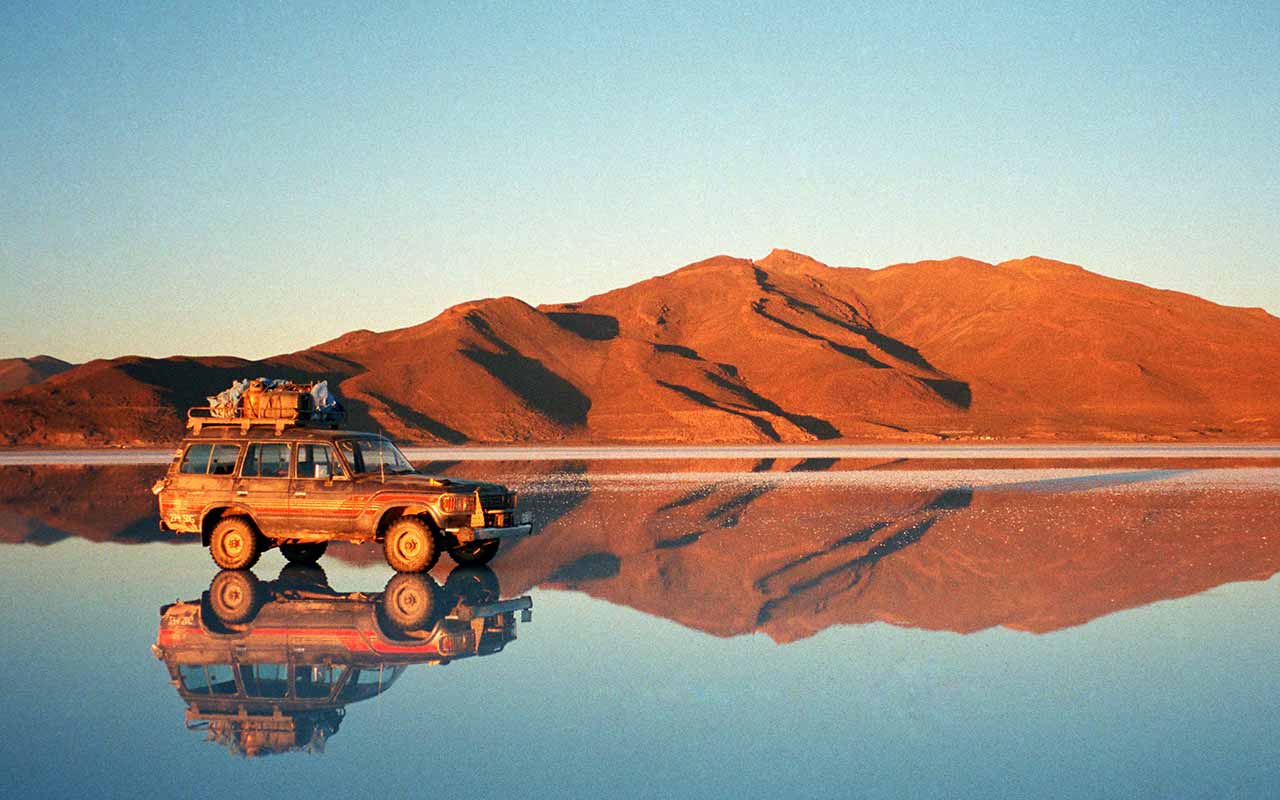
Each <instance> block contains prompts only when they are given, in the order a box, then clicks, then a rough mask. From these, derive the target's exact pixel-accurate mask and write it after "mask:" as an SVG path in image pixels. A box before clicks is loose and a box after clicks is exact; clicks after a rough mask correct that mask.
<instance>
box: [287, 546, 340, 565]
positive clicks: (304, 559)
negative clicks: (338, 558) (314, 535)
mask: <svg viewBox="0 0 1280 800" xmlns="http://www.w3.org/2000/svg"><path fill="white" fill-rule="evenodd" d="M327 549H329V543H328V542H302V543H300V544H282V545H280V554H281V555H282V556H284V557H285V559H286V560H287V561H288V562H289V563H290V564H314V563H316V562H317V561H319V560H320V556H322V555H324V551H325V550H327Z"/></svg>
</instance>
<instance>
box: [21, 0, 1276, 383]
mask: <svg viewBox="0 0 1280 800" xmlns="http://www.w3.org/2000/svg"><path fill="white" fill-rule="evenodd" d="M182 5H183V6H184V8H183V9H180V10H177V11H175V10H173V9H171V8H169V4H156V5H155V6H154V7H150V6H149V4H143V3H119V2H109V3H102V4H90V3H86V4H63V3H56V2H45V3H34V4H20V3H5V4H3V6H2V7H0V357H4V356H16V355H34V354H36V353H50V354H52V355H55V356H59V357H62V358H66V359H69V360H76V361H79V360H85V359H88V358H94V357H100V356H116V355H123V354H126V353H140V354H146V355H169V354H174V353H191V354H212V353H227V354H235V355H244V356H251V357H257V356H266V355H270V354H274V353H279V352H287V351H291V350H295V349H300V348H303V347H306V346H309V345H311V344H315V343H317V342H320V341H322V340H324V339H328V338H331V337H333V336H337V335H339V334H341V333H343V332H346V331H348V330H352V329H355V328H372V329H375V330H384V329H388V328H393V327H400V326H404V325H410V324H415V323H418V322H421V321H423V320H426V319H428V318H430V317H432V316H434V315H435V314H437V313H439V312H440V311H441V310H443V309H444V308H446V307H447V306H449V305H452V304H454V303H457V302H461V301H463V300H468V299H475V298H479V297H487V296H496V295H508V294H509V295H515V296H518V297H521V298H523V299H525V300H527V301H529V302H532V303H539V302H550V301H564V300H575V299H581V298H582V297H585V296H588V295H590V294H595V293H598V292H600V291H604V290H607V289H610V288H614V287H617V286H621V285H625V284H628V283H632V282H634V281H636V280H640V279H643V278H646V277H649V276H651V275H654V274H658V273H662V272H667V271H670V270H671V269H673V268H675V267H677V266H680V265H683V264H685V263H688V262H691V261H696V260H699V259H702V258H706V257H709V256H711V255H715V254H717V253H729V254H732V255H738V256H744V257H759V256H763V255H764V254H765V253H767V252H768V251H769V249H770V248H771V247H774V246H779V247H787V248H790V249H794V250H799V251H802V252H805V253H808V254H810V255H812V256H814V257H815V258H817V259H819V260H821V261H824V262H826V263H829V264H836V265H850V266H872V267H876V266H883V265H886V264H890V263H896V262H903V261H914V260H919V259H925V258H942V257H948V256H952V255H966V256H971V257H974V258H979V259H983V260H987V261H1001V260H1005V259H1009V258H1017V257H1021V256H1025V255H1030V254H1036V255H1042V256H1046V257H1050V258H1057V259H1061V260H1064V261H1071V262H1073V263H1077V264H1081V265H1082V266H1084V267H1086V268H1088V269H1091V270H1094V271H1097V272H1102V273H1104V274H1107V275H1112V276H1115V277H1121V278H1126V279H1130V280H1137V281H1140V282H1143V283H1147V284H1151V285H1155V286H1159V287H1162V288H1172V289H1179V290H1182V291H1187V292H1192V293H1195V294H1199V295H1202V296H1205V297H1208V298H1209V299H1212V300H1215V301H1218V302H1222V303H1227V304H1230V305H1248V306H1263V307H1265V308H1267V309H1268V310H1269V311H1271V312H1272V313H1280V269H1278V268H1277V267H1278V266H1280V263H1278V259H1277V256H1278V254H1280V157H1277V153H1280V4H1276V3H1265V2H1264V3H1247V4H1234V3H1225V2H1224V3H1213V4H1200V6H1201V7H1199V8H1194V9H1193V8H1188V7H1186V6H1185V5H1183V4H1145V5H1140V4H1128V3H1114V2H1109V3H1104V4H1099V5H1084V4H1080V5H1074V6H1072V5H1061V6H1057V7H1053V8H1050V7H1049V4H1038V3H1037V4H1027V3H1009V4H1001V3H995V2H987V3H974V4H972V5H969V4H948V3H944V2H927V3H918V4H914V3H913V4H898V5H892V4H868V5H870V6H872V8H870V9H865V8H858V7H857V6H858V5H859V4H853V3H845V2H835V3H829V4H812V5H803V6H802V5H800V4H780V3H759V4H753V3H750V2H743V1H742V0H734V2H730V3H723V4H713V3H694V2H689V3H677V4H671V5H670V6H656V5H654V6H650V5H649V4H637V5H643V6H645V7H644V8H626V9H621V10H620V9H618V8H616V7H613V4H602V5H596V4H590V3H584V4H563V5H554V6H545V7H543V6H539V8H538V9H536V10H535V9H533V8H531V7H530V6H532V5H533V4H522V3H495V4H483V5H481V4H474V3H458V4H414V7H413V8H411V9H405V8H387V7H378V8H376V9H374V8H373V4H372V3H367V2H361V3H352V4H349V5H343V6H335V7H331V8H324V9H321V8H319V6H318V4H313V3H288V2H286V3H272V4H266V3H253V4H245V5H237V4H233V3H190V4H182ZM476 6H481V7H480V9H479V10H477V8H476ZM1028 6H1035V7H1036V8H1034V9H1031V8H1028Z"/></svg>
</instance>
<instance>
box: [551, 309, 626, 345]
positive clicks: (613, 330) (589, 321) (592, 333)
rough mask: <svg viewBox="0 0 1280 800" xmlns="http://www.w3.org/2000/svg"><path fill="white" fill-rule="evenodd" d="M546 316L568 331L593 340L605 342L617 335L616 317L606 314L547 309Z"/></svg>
mask: <svg viewBox="0 0 1280 800" xmlns="http://www.w3.org/2000/svg"><path fill="white" fill-rule="evenodd" d="M547 317H548V318H549V319H550V320H551V321H552V322H554V323H555V324H557V325H559V326H560V327H561V328H564V329H565V330H566V331H569V332H570V333H576V334H577V335H578V336H581V337H582V338H583V339H590V340H591V341H593V342H607V341H609V340H610V339H614V338H617V336H618V318H617V317H611V316H609V315H608V314H587V313H584V312H580V311H548V312H547Z"/></svg>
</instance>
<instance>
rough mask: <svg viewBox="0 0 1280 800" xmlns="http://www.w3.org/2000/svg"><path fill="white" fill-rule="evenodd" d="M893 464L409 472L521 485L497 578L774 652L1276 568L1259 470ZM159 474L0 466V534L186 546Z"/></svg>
mask: <svg viewBox="0 0 1280 800" xmlns="http://www.w3.org/2000/svg"><path fill="white" fill-rule="evenodd" d="M906 466H909V465H908V464H904V463H901V462H890V463H884V464H874V463H872V464H862V463H853V462H836V461H831V460H829V459H808V460H795V459H793V460H790V461H786V460H781V459H779V460H764V461H760V462H744V463H742V464H737V463H727V462H724V461H720V462H715V463H714V464H697V463H683V462H681V463H679V464H675V463H663V464H660V465H655V464H644V463H630V464H618V463H613V464H605V463H565V462H561V463H556V464H539V463H538V462H521V463H484V462H466V463H461V464H456V463H455V464H451V463H435V464H430V465H426V467H425V468H426V469H428V470H430V471H433V472H446V473H448V474H458V475H462V476H465V477H475V478H481V479H491V480H500V481H502V482H504V483H509V484H512V485H514V486H516V487H518V488H520V490H521V492H522V496H521V505H522V507H525V508H528V509H530V510H532V511H533V512H534V515H535V519H536V520H537V521H538V524H539V526H540V527H541V529H542V532H541V535H539V536H536V537H533V538H531V539H529V540H528V541H523V542H519V543H516V544H515V546H513V547H509V548H507V549H504V550H503V552H502V553H501V554H500V555H499V556H498V558H497V560H496V561H495V566H496V567H497V568H498V569H500V570H501V573H502V575H503V580H504V583H505V584H506V585H507V586H508V588H511V589H512V590H514V591H516V592H517V593H521V592H526V591H529V590H531V589H533V588H535V587H550V588H557V589H564V590H571V591H577V592H582V593H585V594H587V595H590V596H592V597H595V598H599V599H603V600H607V601H609V602H611V603H614V604H618V605H622V606H627V607H631V608H635V609H638V610H641V611H644V612H647V613H649V614H654V615H657V616H661V617H664V618H667V619H670V620H674V621H676V622H678V623H680V624H682V625H684V626H687V627H689V628H693V629H696V630H700V631H705V632H707V633H710V634H713V635H716V636H735V635H741V634H748V633H754V632H762V633H765V634H767V635H768V636H770V637H772V638H773V639H774V640H776V641H779V642H790V641H795V640H797V639H802V638H805V637H808V636H811V635H813V634H815V633H817V632H819V631H821V630H824V629H826V628H828V627H830V626H833V625H851V624H853V625H857V624H865V623H869V622H888V623H892V624H895V625H902V626H909V627H918V628H924V629H931V630H946V631H955V632H960V633H970V632H974V631H979V630H983V629H987V628H991V627H996V626H1002V627H1006V628H1011V629H1016V630H1023V631H1029V632H1034V633H1044V632H1048V631H1053V630H1058V629H1061V628H1065V627H1070V626H1075V625H1080V624H1083V623H1087V622H1089V621H1090V620H1093V619H1095V618H1097V617H1099V616H1102V615H1105V614H1108V613H1111V612H1114V611H1118V610H1121V609H1125V608H1133V607H1138V606H1142V605H1146V604H1149V603H1152V602H1155V601H1159V600H1163V599H1167V598H1173V597H1181V596H1186V595H1191V594H1196V593H1200V592H1203V591H1206V590H1208V589H1211V588H1213V587H1215V586H1219V585H1222V584H1225V583H1230V582H1234V581H1242V580H1263V579H1266V578H1268V577H1270V576H1272V575H1274V574H1275V573H1276V572H1277V571H1280V532H1277V531H1276V529H1275V528H1276V525H1277V519H1278V518H1280V515H1277V513H1276V512H1277V510H1278V509H1280V489H1278V488H1277V487H1280V480H1277V478H1280V470H1276V469H1274V468H1270V467H1268V468H1265V469H1245V470H1233V469H1221V468H1217V467H1221V466H1222V464H1221V462H1217V463H1215V464H1213V465H1212V466H1213V467H1215V468H1207V467H1206V466H1205V465H1203V464H1198V463H1163V464H1152V465H1145V466H1144V465H1139V466H1142V467H1143V468H1135V467H1134V466H1132V465H1130V466H1128V467H1123V466H1122V465H1114V464H1106V465H1100V466H1098V467H1096V468H1085V469H1080V468H1079V466H1078V465H1075V468H1073V469H1069V470H1068V469H1054V468H1052V466H1050V467H1049V468H1046V465H1043V464H1036V465H1034V466H1035V467H1036V469H1034V470H1011V469H1003V470H996V471H981V470H978V471H972V472H959V473H958V472H957V471H954V470H952V471H938V472H929V471H910V470H908V471H903V472H899V471H898V470H902V469H903V468H904V467H906ZM155 473H156V468H155V467H88V468H85V467H24V468H13V467H11V468H5V469H3V470H0V509H2V511H0V540H2V541H8V542H29V543H34V544H46V543H50V542H53V541H57V540H59V539H61V538H65V537H68V536H76V537H83V538H88V539H94V540H99V541H117V542H152V541H173V542H191V543H194V541H195V539H194V538H192V537H177V536H173V535H170V534H161V533H160V532H159V531H158V530H156V528H155V522H156V520H155V509H154V498H153V497H152V496H151V494H150V493H149V492H148V491H147V487H148V486H149V484H150V481H151V480H152V479H153V478H154V475H155ZM934 476H936V477H934ZM1240 476H1245V478H1241V477H1240ZM1246 478H1247V480H1246V482H1247V483H1248V486H1247V487H1246V488H1245V489H1243V490H1242V489H1240V488H1239V487H1238V486H1237V483H1239V481H1240V480H1245V479H1246ZM193 549H194V548H193ZM329 553H330V555H329V558H337V559H340V560H343V561H346V562H349V563H353V564H361V565H363V564H368V565H373V564H378V563H381V558H382V557H381V553H380V551H379V550H378V549H377V548H374V547H364V548H359V547H352V546H346V545H335V546H334V547H332V548H330V551H329ZM191 557H192V558H193V559H199V558H204V556H203V555H202V554H199V553H198V552H193V553H192V554H191Z"/></svg>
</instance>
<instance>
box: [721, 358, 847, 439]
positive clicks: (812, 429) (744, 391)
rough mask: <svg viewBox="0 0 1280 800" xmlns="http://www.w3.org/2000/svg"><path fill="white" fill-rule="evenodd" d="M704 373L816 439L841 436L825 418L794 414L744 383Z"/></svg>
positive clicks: (725, 387) (759, 407)
mask: <svg viewBox="0 0 1280 800" xmlns="http://www.w3.org/2000/svg"><path fill="white" fill-rule="evenodd" d="M702 374H703V375H705V376H706V377H707V380H709V381H711V382H712V383H714V384H715V385H716V386H719V387H720V388H722V389H724V390H725V391H727V392H732V393H733V394H736V395H737V396H738V397H741V398H742V399H743V400H746V401H747V402H748V403H750V404H751V405H753V406H755V407H756V408H758V409H760V410H761V411H767V412H769V413H770V414H776V415H777V416H779V417H782V418H783V419H785V420H787V421H788V422H790V423H791V424H792V425H795V426H796V427H797V428H799V429H800V430H802V431H804V432H805V433H807V434H809V435H810V436H812V437H814V438H815V439H820V440H823V441H826V440H829V439H839V438H840V430H839V429H838V428H836V426H835V425H832V424H831V423H830V422H827V421H826V420H825V419H822V418H820V417H814V416H810V415H808V414H792V413H791V412H789V411H786V410H785V409H783V408H782V407H781V406H779V405H778V404H777V403H775V402H773V401H772V400H770V399H768V398H767V397H763V396H761V395H759V394H757V393H756V392H754V391H752V390H751V389H749V388H748V387H746V386H744V385H742V384H739V383H734V382H733V381H730V380H728V379H726V378H724V377H722V376H720V375H717V374H715V373H714V372H710V371H704V372H703V373H702Z"/></svg>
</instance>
